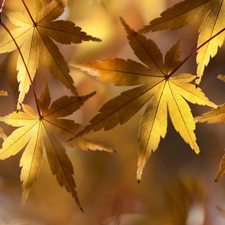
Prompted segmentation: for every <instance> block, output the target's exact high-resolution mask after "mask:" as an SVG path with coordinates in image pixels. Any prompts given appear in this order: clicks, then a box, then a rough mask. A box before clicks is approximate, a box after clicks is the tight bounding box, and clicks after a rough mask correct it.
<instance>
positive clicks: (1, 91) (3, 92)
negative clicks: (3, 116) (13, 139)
mask: <svg viewBox="0 0 225 225" xmlns="http://www.w3.org/2000/svg"><path fill="white" fill-rule="evenodd" d="M0 95H1V96H7V95H8V92H7V91H3V90H0ZM0 138H2V139H3V140H5V139H6V138H7V136H6V134H5V133H4V132H3V130H2V128H1V127H0Z"/></svg>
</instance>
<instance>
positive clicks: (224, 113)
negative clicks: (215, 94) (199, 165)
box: [195, 104, 225, 181]
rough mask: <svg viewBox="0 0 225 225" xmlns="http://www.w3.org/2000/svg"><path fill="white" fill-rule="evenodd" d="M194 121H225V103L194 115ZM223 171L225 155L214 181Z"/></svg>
mask: <svg viewBox="0 0 225 225" xmlns="http://www.w3.org/2000/svg"><path fill="white" fill-rule="evenodd" d="M195 121H196V122H200V123H204V122H207V123H209V124H213V123H219V124H223V123H225V104H223V105H219V106H218V108H216V109H212V110H211V111H210V112H207V113H204V114H203V115H201V116H198V117H195ZM224 173H225V155H224V156H223V158H222V160H221V162H220V169H219V170H218V172H217V176H216V178H215V181H219V179H220V178H221V176H222V175H223V174H224Z"/></svg>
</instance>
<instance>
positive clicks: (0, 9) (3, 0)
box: [0, 0, 5, 19]
mask: <svg viewBox="0 0 225 225" xmlns="http://www.w3.org/2000/svg"><path fill="white" fill-rule="evenodd" d="M4 3H5V0H2V3H1V5H0V13H1V12H2V8H3V5H4ZM0 19H1V18H0Z"/></svg>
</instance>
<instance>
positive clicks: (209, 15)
mask: <svg viewBox="0 0 225 225" xmlns="http://www.w3.org/2000/svg"><path fill="white" fill-rule="evenodd" d="M202 17H204V20H203V22H202V24H201V27H200V29H199V33H200V34H199V37H198V46H200V45H201V44H202V43H204V42H205V41H206V40H208V39H210V38H211V37H213V36H214V35H215V34H216V33H218V32H219V31H220V30H222V29H223V28H224V27H225V26H224V20H225V1H224V0H185V1H184V2H180V3H178V4H176V5H174V6H173V7H172V8H169V9H167V10H166V11H164V12H163V13H162V14H161V17H160V18H156V19H154V20H152V21H151V22H150V25H147V26H145V27H144V28H143V29H141V30H140V32H148V31H150V30H151V31H157V30H164V29H168V28H170V30H175V29H178V28H181V27H183V26H186V25H188V24H190V23H194V22H196V21H198V20H199V19H201V18H202ZM224 36H225V34H223V35H219V36H217V37H216V38H214V39H213V40H211V41H210V42H209V43H207V44H206V45H205V46H204V47H202V48H201V49H200V50H199V51H198V55H197V58H196V62H197V64H198V67H197V76H198V77H197V78H198V79H196V84H197V85H199V83H200V81H201V78H202V75H203V71H204V69H205V66H207V65H208V63H209V60H210V57H211V58H212V57H214V56H215V55H216V53H217V51H218V46H219V47H221V46H222V44H223V41H224Z"/></svg>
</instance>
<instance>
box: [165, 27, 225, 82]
mask: <svg viewBox="0 0 225 225" xmlns="http://www.w3.org/2000/svg"><path fill="white" fill-rule="evenodd" d="M223 31H225V28H223V29H222V30H221V31H219V32H218V33H216V34H215V35H213V36H212V37H211V38H209V39H208V40H207V41H205V42H204V43H203V44H201V45H200V46H198V47H197V48H196V49H195V50H194V51H193V52H191V53H190V54H189V56H188V57H186V58H185V59H184V60H183V61H182V62H181V64H180V65H179V66H178V67H177V68H175V69H174V70H173V71H172V72H171V73H170V74H169V75H167V78H170V77H171V76H172V75H173V74H174V73H175V72H176V71H177V70H178V69H180V67H181V66H182V65H183V64H184V63H185V62H186V61H187V60H188V59H189V58H190V57H191V56H192V55H194V53H196V52H197V51H198V50H199V49H200V48H201V47H203V46H204V45H206V44H207V43H208V42H210V41H211V40H212V39H213V38H215V37H216V36H218V35H219V34H221V33H222V32H223Z"/></svg>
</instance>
